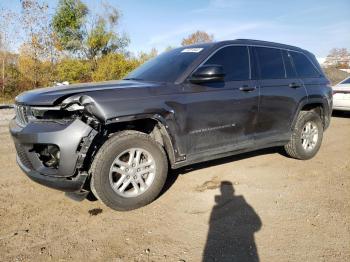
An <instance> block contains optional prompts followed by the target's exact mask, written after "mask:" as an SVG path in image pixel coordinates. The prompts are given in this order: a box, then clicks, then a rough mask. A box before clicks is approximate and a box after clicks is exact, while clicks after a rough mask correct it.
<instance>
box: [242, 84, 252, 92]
mask: <svg viewBox="0 0 350 262" xmlns="http://www.w3.org/2000/svg"><path fill="white" fill-rule="evenodd" d="M254 90H256V86H246V85H244V86H241V87H240V88H239V91H243V92H252V91H254Z"/></svg>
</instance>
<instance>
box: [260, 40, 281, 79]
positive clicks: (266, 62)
mask: <svg viewBox="0 0 350 262" xmlns="http://www.w3.org/2000/svg"><path fill="white" fill-rule="evenodd" d="M255 50H256V54H257V56H258V60H259V65H260V76H261V78H263V79H278V78H285V75H286V73H285V71H284V64H283V58H282V52H281V50H280V49H276V48H266V47H256V49H255Z"/></svg>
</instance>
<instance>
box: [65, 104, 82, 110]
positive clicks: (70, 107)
mask: <svg viewBox="0 0 350 262" xmlns="http://www.w3.org/2000/svg"><path fill="white" fill-rule="evenodd" d="M83 109H84V106H82V105H79V104H78V103H74V104H71V105H69V106H67V107H65V108H64V110H67V111H78V110H83Z"/></svg>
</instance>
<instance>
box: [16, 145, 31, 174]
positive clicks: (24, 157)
mask: <svg viewBox="0 0 350 262" xmlns="http://www.w3.org/2000/svg"><path fill="white" fill-rule="evenodd" d="M15 147H16V151H17V155H18V157H19V160H21V162H22V164H23V165H24V166H25V167H26V168H29V169H33V165H32V162H31V161H30V160H29V158H28V156H27V154H26V150H25V148H24V147H23V146H22V145H20V144H17V143H15Z"/></svg>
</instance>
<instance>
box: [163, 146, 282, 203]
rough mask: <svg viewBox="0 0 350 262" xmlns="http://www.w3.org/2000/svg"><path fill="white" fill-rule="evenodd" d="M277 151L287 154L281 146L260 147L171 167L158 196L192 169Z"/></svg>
mask: <svg viewBox="0 0 350 262" xmlns="http://www.w3.org/2000/svg"><path fill="white" fill-rule="evenodd" d="M276 153H278V154H281V155H283V156H287V155H286V153H285V152H284V150H283V149H282V148H281V147H271V148H265V149H260V150H256V151H252V152H247V153H241V154H238V155H233V156H227V157H223V158H219V159H215V160H210V161H206V162H201V163H197V164H192V165H189V166H186V167H181V168H178V169H174V170H171V169H170V170H169V175H168V177H167V180H166V182H165V184H164V187H163V189H162V191H161V192H160V194H159V196H158V198H159V197H160V196H162V195H163V194H165V193H166V191H168V190H169V189H170V188H171V186H172V185H173V184H174V183H175V181H176V180H177V178H178V177H179V176H180V175H185V174H187V173H189V172H192V171H195V170H199V169H203V168H208V167H212V166H217V165H223V164H227V163H230V162H234V161H239V160H242V159H246V158H251V157H256V156H261V155H269V154H276ZM287 157H288V156H287Z"/></svg>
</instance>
